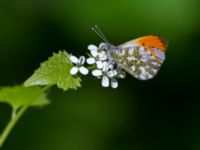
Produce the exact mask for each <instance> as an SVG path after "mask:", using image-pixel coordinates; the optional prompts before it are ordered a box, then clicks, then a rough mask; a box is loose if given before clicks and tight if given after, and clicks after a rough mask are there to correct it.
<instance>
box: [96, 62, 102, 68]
mask: <svg viewBox="0 0 200 150" xmlns="http://www.w3.org/2000/svg"><path fill="white" fill-rule="evenodd" d="M96 64H97V68H98V69H102V68H103V62H102V61H97V62H96Z"/></svg>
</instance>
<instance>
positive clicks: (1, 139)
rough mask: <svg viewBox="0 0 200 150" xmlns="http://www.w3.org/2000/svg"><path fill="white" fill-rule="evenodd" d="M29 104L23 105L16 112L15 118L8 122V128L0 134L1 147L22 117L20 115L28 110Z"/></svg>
mask: <svg viewBox="0 0 200 150" xmlns="http://www.w3.org/2000/svg"><path fill="white" fill-rule="evenodd" d="M27 108H28V106H23V107H22V108H21V109H20V110H19V111H18V112H17V114H16V116H15V117H14V118H11V120H10V121H9V122H8V124H7V126H6V128H5V129H4V131H3V133H2V134H1V136H0V148H1V147H2V146H3V144H4V142H5V140H6V139H7V137H8V135H9V134H10V132H11V130H12V129H13V127H14V126H15V124H16V123H17V121H18V120H19V119H20V117H21V116H22V115H23V114H24V112H25V111H26V110H27Z"/></svg>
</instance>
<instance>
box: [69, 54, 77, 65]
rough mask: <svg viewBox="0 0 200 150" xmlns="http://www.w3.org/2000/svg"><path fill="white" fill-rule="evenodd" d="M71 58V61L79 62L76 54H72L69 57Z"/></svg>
mask: <svg viewBox="0 0 200 150" xmlns="http://www.w3.org/2000/svg"><path fill="white" fill-rule="evenodd" d="M69 59H70V60H71V62H72V63H74V64H77V63H78V61H79V60H78V58H77V57H76V56H74V55H71V56H70V57H69Z"/></svg>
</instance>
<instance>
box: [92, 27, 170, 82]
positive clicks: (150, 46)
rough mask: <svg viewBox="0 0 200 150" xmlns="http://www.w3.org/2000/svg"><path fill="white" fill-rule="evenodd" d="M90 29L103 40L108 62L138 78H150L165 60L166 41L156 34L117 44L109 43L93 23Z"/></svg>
mask: <svg viewBox="0 0 200 150" xmlns="http://www.w3.org/2000/svg"><path fill="white" fill-rule="evenodd" d="M92 30H93V31H94V32H95V33H96V34H97V35H98V36H99V37H100V38H101V39H102V40H103V41H104V42H105V45H104V47H103V48H104V50H106V53H107V56H108V60H109V63H110V64H116V65H117V68H120V69H123V70H125V71H126V72H128V73H129V74H131V75H132V76H133V77H135V78H137V79H139V80H148V79H152V78H153V77H154V76H155V75H156V74H157V72H158V71H159V69H160V66H161V65H162V63H163V62H164V60H165V51H166V48H167V41H166V40H165V39H164V38H163V37H161V36H157V35H148V36H143V37H139V38H137V39H134V40H130V41H128V42H125V43H124V44H121V45H119V46H114V45H113V44H111V43H109V42H108V40H107V38H106V37H105V35H104V34H103V32H102V31H101V30H100V29H99V27H98V26H97V25H95V26H94V27H93V28H92Z"/></svg>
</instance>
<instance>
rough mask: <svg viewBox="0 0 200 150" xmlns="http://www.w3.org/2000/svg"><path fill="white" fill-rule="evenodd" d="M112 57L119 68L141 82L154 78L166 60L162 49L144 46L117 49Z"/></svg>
mask: <svg viewBox="0 0 200 150" xmlns="http://www.w3.org/2000/svg"><path fill="white" fill-rule="evenodd" d="M112 57H113V60H114V61H115V62H116V63H117V64H118V66H119V67H121V68H122V69H124V70H126V71H127V72H128V73H130V74H131V75H132V76H134V77H135V78H137V79H140V80H148V79H151V78H153V77H154V76H155V75H156V74H157V72H158V70H159V68H160V66H161V64H162V63H163V61H164V60H165V54H164V52H162V51H161V50H160V49H158V48H155V47H143V46H131V47H126V48H119V49H116V50H115V52H114V53H113V55H112Z"/></svg>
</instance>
